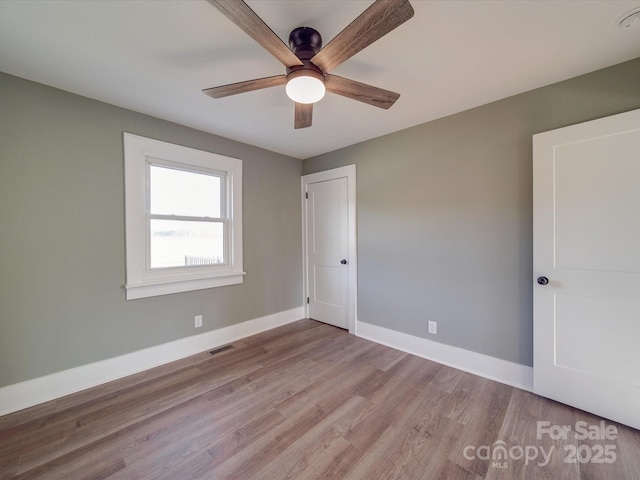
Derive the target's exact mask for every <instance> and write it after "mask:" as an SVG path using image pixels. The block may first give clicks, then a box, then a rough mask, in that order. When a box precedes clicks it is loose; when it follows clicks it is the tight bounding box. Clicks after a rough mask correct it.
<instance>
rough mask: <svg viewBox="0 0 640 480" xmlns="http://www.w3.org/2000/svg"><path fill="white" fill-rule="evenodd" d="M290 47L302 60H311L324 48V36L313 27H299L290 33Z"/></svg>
mask: <svg viewBox="0 0 640 480" xmlns="http://www.w3.org/2000/svg"><path fill="white" fill-rule="evenodd" d="M289 47H290V48H291V50H292V51H293V53H295V54H296V56H297V57H298V58H299V59H300V60H309V59H311V58H313V57H314V56H315V54H316V53H318V52H319V51H320V49H321V48H322V36H321V35H320V33H319V32H318V31H317V30H316V29H314V28H311V27H298V28H296V29H294V30H292V31H291V33H290V34H289Z"/></svg>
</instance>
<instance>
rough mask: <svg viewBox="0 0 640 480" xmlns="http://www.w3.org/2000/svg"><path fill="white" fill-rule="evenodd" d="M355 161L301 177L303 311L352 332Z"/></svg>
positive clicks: (353, 316)
mask: <svg viewBox="0 0 640 480" xmlns="http://www.w3.org/2000/svg"><path fill="white" fill-rule="evenodd" d="M350 174H351V175H353V176H354V175H355V167H354V166H350V167H343V168H340V169H334V170H330V171H326V172H320V173H316V174H311V175H306V176H305V177H303V194H304V199H303V201H304V202H305V257H306V258H305V267H306V269H305V270H306V295H307V308H308V312H307V316H308V317H309V318H313V319H314V320H319V321H321V322H325V323H329V324H331V325H335V326H336V327H340V328H345V329H348V330H350V331H352V332H353V330H354V324H355V262H356V258H355V238H354V237H355V235H354V234H353V233H352V230H353V229H355V218H351V217H352V216H354V212H355V201H354V198H353V195H354V194H355V192H354V191H351V190H354V189H355V177H353V178H350Z"/></svg>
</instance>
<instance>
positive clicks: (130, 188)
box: [124, 132, 245, 300]
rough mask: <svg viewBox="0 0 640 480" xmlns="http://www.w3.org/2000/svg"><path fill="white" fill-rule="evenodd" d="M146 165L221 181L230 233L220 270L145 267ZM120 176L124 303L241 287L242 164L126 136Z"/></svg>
mask: <svg viewBox="0 0 640 480" xmlns="http://www.w3.org/2000/svg"><path fill="white" fill-rule="evenodd" d="M149 165H158V166H171V167H172V168H177V169H181V170H185V171H194V172H204V173H207V172H209V173H211V174H214V175H219V176H221V178H222V180H223V183H224V185H221V186H222V191H223V195H224V199H223V200H224V201H223V204H224V205H221V208H225V207H226V212H225V213H226V215H225V217H226V225H227V227H228V236H226V237H225V238H226V244H225V257H226V258H225V260H226V262H225V263H224V264H216V265H198V266H181V267H175V268H155V269H151V268H150V267H149V231H148V230H149V229H148V219H149V215H150V211H149V186H150V185H149ZM124 176H125V240H126V242H125V243H126V284H125V291H126V298H127V300H133V299H137V298H145V297H153V296H157V295H167V294H170V293H179V292H188V291H192V290H202V289H205V288H213V287H222V286H226V285H236V284H240V283H242V282H243V280H244V275H245V272H244V271H243V263H242V161H241V160H238V159H236V158H231V157H225V156H223V155H218V154H215V153H211V152H205V151H202V150H196V149H194V148H189V147H183V146H180V145H174V144H171V143H167V142H162V141H159V140H153V139H150V138H145V137H140V136H138V135H133V134H131V133H126V132H125V133H124Z"/></svg>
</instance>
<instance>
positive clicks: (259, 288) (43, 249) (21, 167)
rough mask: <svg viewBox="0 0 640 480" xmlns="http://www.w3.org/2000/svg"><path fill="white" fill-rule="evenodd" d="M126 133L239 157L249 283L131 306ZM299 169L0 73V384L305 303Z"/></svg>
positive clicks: (291, 162)
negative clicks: (198, 321)
mask: <svg viewBox="0 0 640 480" xmlns="http://www.w3.org/2000/svg"><path fill="white" fill-rule="evenodd" d="M122 132H130V133H134V134H137V135H142V136H146V137H150V138H155V139H159V140H163V141H166V142H171V143H176V144H179V145H186V146H189V147H193V148H198V149H201V150H207V151H210V152H215V153H219V154H222V155H227V156H230V157H236V158H240V159H242V160H243V169H244V171H243V174H244V185H243V210H244V212H243V213H244V267H245V271H246V272H247V275H246V277H245V281H244V284H242V285H236V286H229V287H221V288H215V289H208V290H201V291H196V292H189V293H181V294H174V295H166V296H161V297H153V298H148V299H141V300H131V301H126V300H125V295H124V290H123V289H122V286H123V284H124V282H125V260H124V190H123V147H122ZM301 173H302V161H300V160H298V159H294V158H290V157H286V156H283V155H279V154H276V153H273V152H269V151H266V150H262V149H259V148H255V147H251V146H248V145H244V144H241V143H238V142H234V141H231V140H228V139H224V138H221V137H217V136H214V135H210V134H207V133H203V132H200V131H196V130H192V129H189V128H186V127H182V126H180V125H176V124H172V123H169V122H166V121H162V120H159V119H156V118H152V117H149V116H146V115H142V114H138V113H135V112H132V111H128V110H125V109H122V108H118V107H115V106H111V105H108V104H105V103H101V102H97V101H94V100H90V99H87V98H84V97H80V96H77V95H73V94H70V93H67V92H63V91H61V90H56V89H53V88H50V87H47V86H44V85H40V84H36V83H32V82H29V81H26V80H22V79H19V78H16V77H12V76H9V75H5V74H1V73H0V386H5V385H9V384H13V383H17V382H20V381H23V380H27V379H31V378H35V377H39V376H42V375H45V374H49V373H52V372H57V371H61V370H65V369H68V368H71V367H76V366H79V365H83V364H87V363H90V362H94V361H97V360H101V359H105V358H109V357H113V356H117V355H121V354H124V353H128V352H132V351H136V350H139V349H142V348H145V347H150V346H153V345H158V344H162V343H165V342H168V341H171V340H176V339H179V338H183V337H187V336H190V335H194V334H200V333H204V332H206V331H208V330H213V329H217V328H220V327H224V326H228V325H231V324H235V323H239V322H242V321H245V320H250V319H253V318H258V317H261V316H264V315H268V314H273V313H277V312H281V311H285V310H289V309H292V308H296V307H299V306H301V304H302V273H301V272H302V261H301V256H302V251H301V233H300V232H301V211H300V175H301ZM197 314H203V315H204V327H203V328H200V329H197V330H196V329H194V327H193V316H194V315H197Z"/></svg>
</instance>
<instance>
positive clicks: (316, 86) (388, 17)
mask: <svg viewBox="0 0 640 480" xmlns="http://www.w3.org/2000/svg"><path fill="white" fill-rule="evenodd" d="M207 1H208V2H209V3H210V4H211V5H213V6H214V7H216V8H217V9H218V10H220V12H222V13H223V14H224V15H225V16H226V17H227V18H228V19H229V20H231V21H232V22H233V23H235V24H236V25H237V26H238V27H240V28H241V29H242V30H243V31H244V32H245V33H246V34H248V35H249V36H250V37H251V38H253V39H254V40H255V41H256V42H258V43H259V44H260V45H262V46H263V47H264V48H265V49H267V50H268V51H269V52H270V53H271V54H272V55H273V56H274V57H276V58H277V59H278V60H279V61H280V62H281V63H282V64H283V65H284V66H285V67H287V70H286V73H285V74H284V75H276V76H273V77H264V78H257V79H255V80H247V81H244V82H238V83H232V84H229V85H222V86H219V87H213V88H207V89H205V90H203V92H204V93H205V94H207V95H209V96H210V97H212V98H223V97H227V96H230V95H236V94H238V93H245V92H251V91H254V90H260V89H262V88H268V87H275V86H278V85H284V84H286V85H287V87H286V90H287V95H288V96H289V97H290V98H291V99H292V100H294V101H295V118H294V127H295V128H306V127H310V126H311V119H312V116H313V104H314V103H315V102H317V101H319V100H320V99H321V98H322V97H323V96H324V93H325V91H328V92H331V93H335V94H338V95H342V96H344V97H347V98H351V99H353V100H358V101H360V102H364V103H367V104H369V105H373V106H375V107H380V108H384V109H387V108H389V107H391V105H393V104H394V103H395V101H396V100H397V99H398V98H399V97H400V94H399V93H395V92H391V91H389V90H384V89H382V88H378V87H374V86H372V85H367V84H366V83H361V82H357V81H355V80H350V79H348V78H343V77H339V76H337V75H332V74H330V73H329V71H331V70H333V69H334V68H335V67H337V66H338V65H340V64H341V63H342V62H344V61H345V60H348V59H349V58H351V57H352V56H353V55H355V54H356V53H358V52H359V51H361V50H362V49H364V48H365V47H367V46H369V45H371V44H372V43H373V42H375V41H376V40H378V39H379V38H381V37H383V36H384V35H386V34H387V33H389V32H390V31H391V30H393V29H395V28H396V27H398V26H400V25H402V24H403V23H404V22H406V21H407V20H409V19H410V18H411V17H413V8H412V7H411V4H410V3H409V1H408V0H376V1H375V2H374V3H373V4H372V5H371V6H370V7H369V8H368V9H367V10H365V11H364V12H363V13H362V14H360V16H358V17H357V18H356V19H355V20H354V21H353V22H351V23H350V24H349V25H348V26H347V27H346V28H345V29H344V30H342V31H341V32H340V33H339V34H338V35H336V36H335V38H334V39H333V40H331V41H330V42H329V43H328V44H327V45H326V46H325V47H324V48H323V47H322V37H321V36H320V34H319V33H318V32H317V31H316V30H314V29H313V28H310V27H298V28H296V29H294V30H293V31H292V32H291V34H290V35H289V45H290V47H291V48H289V47H287V46H286V45H285V43H284V42H283V41H282V40H281V39H280V37H278V36H277V35H276V34H275V33H274V32H273V31H272V30H271V29H270V28H269V27H268V26H267V24H266V23H264V22H263V21H262V19H261V18H260V17H259V16H258V15H257V14H256V13H255V12H254V11H253V10H252V9H251V7H249V6H248V5H247V4H246V3H245V2H244V1H243V0H207Z"/></svg>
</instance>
